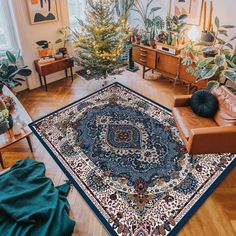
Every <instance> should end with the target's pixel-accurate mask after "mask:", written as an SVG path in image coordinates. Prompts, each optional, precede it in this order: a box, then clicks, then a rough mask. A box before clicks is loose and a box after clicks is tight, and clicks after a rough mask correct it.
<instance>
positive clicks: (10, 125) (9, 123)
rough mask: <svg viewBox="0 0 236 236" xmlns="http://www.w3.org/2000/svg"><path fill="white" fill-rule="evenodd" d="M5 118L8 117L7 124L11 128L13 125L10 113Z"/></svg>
mask: <svg viewBox="0 0 236 236" xmlns="http://www.w3.org/2000/svg"><path fill="white" fill-rule="evenodd" d="M7 119H8V126H9V129H12V127H13V118H12V115H9V116H8V118H7Z"/></svg>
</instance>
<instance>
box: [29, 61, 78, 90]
mask: <svg viewBox="0 0 236 236" xmlns="http://www.w3.org/2000/svg"><path fill="white" fill-rule="evenodd" d="M34 64H35V69H36V71H37V72H38V74H39V79H40V84H41V86H42V85H43V83H42V78H41V77H42V76H43V79H44V85H45V89H46V91H47V90H48V88H47V80H46V76H47V75H50V74H52V73H55V72H58V71H61V70H65V74H66V77H68V72H67V69H70V72H71V79H72V81H73V71H72V67H73V66H74V62H73V61H72V60H70V59H69V58H62V59H58V60H55V61H52V62H48V63H45V64H40V63H39V60H36V61H34Z"/></svg>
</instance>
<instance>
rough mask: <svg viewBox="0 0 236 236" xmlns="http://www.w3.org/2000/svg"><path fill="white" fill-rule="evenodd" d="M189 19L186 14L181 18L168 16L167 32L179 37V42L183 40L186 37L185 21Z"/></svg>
mask: <svg viewBox="0 0 236 236" xmlns="http://www.w3.org/2000/svg"><path fill="white" fill-rule="evenodd" d="M186 18H187V15H186V14H182V15H180V16H167V17H166V30H167V31H168V32H169V33H171V34H172V33H173V34H175V35H176V37H177V41H178V43H179V41H180V40H181V38H182V37H183V36H184V33H185V31H186V28H185V26H186V22H185V19H186Z"/></svg>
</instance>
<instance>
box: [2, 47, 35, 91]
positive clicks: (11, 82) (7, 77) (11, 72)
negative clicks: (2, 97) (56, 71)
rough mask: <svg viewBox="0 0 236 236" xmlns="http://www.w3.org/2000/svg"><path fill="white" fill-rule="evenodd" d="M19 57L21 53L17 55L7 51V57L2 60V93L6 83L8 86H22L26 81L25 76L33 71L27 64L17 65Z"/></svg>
mask: <svg viewBox="0 0 236 236" xmlns="http://www.w3.org/2000/svg"><path fill="white" fill-rule="evenodd" d="M18 57H19V54H18V56H15V55H14V54H13V53H11V52H9V51H7V52H6V58H3V59H2V60H1V61H0V93H2V88H3V86H4V85H6V86H7V87H8V88H14V87H17V86H20V85H22V82H23V81H25V78H23V77H26V76H29V75H31V73H32V71H31V70H30V69H28V68H27V66H19V65H17V59H18ZM18 76H20V77H18ZM22 76H23V77H22Z"/></svg>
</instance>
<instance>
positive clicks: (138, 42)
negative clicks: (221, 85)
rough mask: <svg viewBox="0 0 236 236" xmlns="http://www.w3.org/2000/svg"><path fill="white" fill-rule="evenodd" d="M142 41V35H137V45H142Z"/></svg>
mask: <svg viewBox="0 0 236 236" xmlns="http://www.w3.org/2000/svg"><path fill="white" fill-rule="evenodd" d="M140 41H141V36H140V35H136V36H135V42H136V43H137V44H140Z"/></svg>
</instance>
